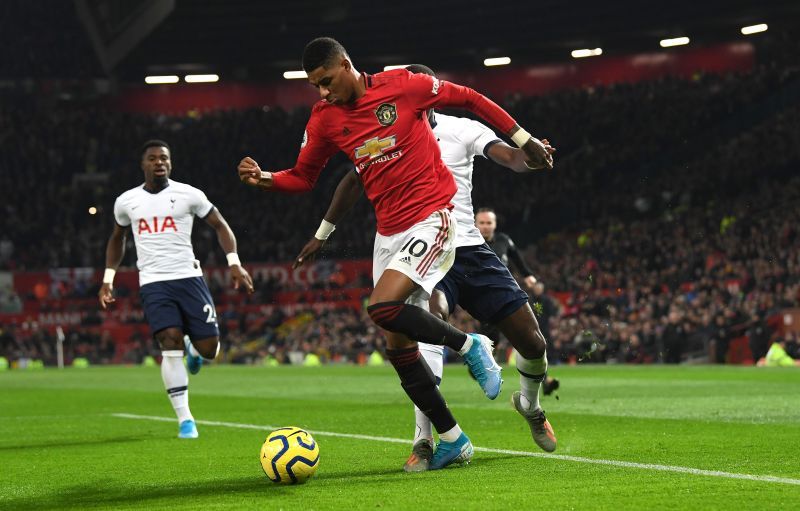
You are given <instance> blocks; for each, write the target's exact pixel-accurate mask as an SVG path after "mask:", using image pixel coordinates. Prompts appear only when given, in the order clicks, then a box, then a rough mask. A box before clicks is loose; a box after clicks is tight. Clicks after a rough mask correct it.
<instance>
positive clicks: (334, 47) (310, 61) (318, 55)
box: [303, 37, 348, 73]
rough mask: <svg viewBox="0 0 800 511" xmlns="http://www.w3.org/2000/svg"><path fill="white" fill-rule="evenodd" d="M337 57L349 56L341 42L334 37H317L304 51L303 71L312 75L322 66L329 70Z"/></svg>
mask: <svg viewBox="0 0 800 511" xmlns="http://www.w3.org/2000/svg"><path fill="white" fill-rule="evenodd" d="M337 56H343V57H347V56H348V55H347V50H345V49H344V46H342V45H341V43H339V41H337V40H336V39H333V38H332V37H317V38H316V39H314V40H312V41H311V42H310V43H308V44H307V45H306V47H305V49H304V50H303V69H304V70H305V72H306V73H310V72H311V71H313V70H315V69H317V68H318V67H320V66H322V67H324V68H326V69H327V68H328V67H330V66H331V65H332V64H333V59H334V58H336V57H337Z"/></svg>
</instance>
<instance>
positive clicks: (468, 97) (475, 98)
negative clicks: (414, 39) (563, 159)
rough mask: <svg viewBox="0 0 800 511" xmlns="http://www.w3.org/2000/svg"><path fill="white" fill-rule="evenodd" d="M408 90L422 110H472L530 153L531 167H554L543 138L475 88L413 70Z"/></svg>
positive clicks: (418, 107) (410, 96)
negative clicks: (414, 72)
mask: <svg viewBox="0 0 800 511" xmlns="http://www.w3.org/2000/svg"><path fill="white" fill-rule="evenodd" d="M406 93H407V95H408V97H409V98H411V100H412V101H414V102H415V103H416V105H417V109H418V110H419V111H425V110H427V109H429V108H433V107H437V106H438V107H448V106H449V107H455V108H464V109H466V110H469V111H470V112H472V113H474V114H476V115H478V116H480V117H481V118H482V119H484V120H485V121H487V122H488V123H489V124H490V125H492V126H493V127H494V128H495V129H497V130H499V131H501V132H502V133H504V134H505V135H507V136H508V137H509V138H511V140H513V141H514V143H515V144H516V145H517V146H518V147H519V148H520V149H522V150H523V151H524V152H525V154H526V156H527V157H528V158H527V160H526V162H525V163H526V165H527V166H528V168H530V169H531V170H534V169H543V168H548V169H551V168H553V155H552V152H551V151H549V150H548V149H547V147H545V144H543V143H542V141H541V140H539V139H537V138H534V137H532V136H531V134H530V133H528V132H527V131H525V130H524V129H522V128H521V127H520V126H519V124H517V122H516V121H515V120H514V119H513V118H512V117H511V116H510V115H508V113H507V112H506V111H505V110H503V109H502V108H501V107H500V106H498V105H497V104H496V103H495V102H494V101H492V100H491V99H489V98H487V97H486V96H484V95H482V94H480V93H478V92H476V91H474V90H473V89H470V88H469V87H464V86H461V85H458V84H455V83H452V82H447V81H444V80H439V79H438V78H434V77H432V76H429V75H426V74H410V75H409V80H408V85H407V87H406Z"/></svg>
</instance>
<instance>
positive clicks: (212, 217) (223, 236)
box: [205, 208, 253, 293]
mask: <svg viewBox="0 0 800 511" xmlns="http://www.w3.org/2000/svg"><path fill="white" fill-rule="evenodd" d="M205 221H206V222H207V223H208V225H210V226H211V227H212V228H213V229H214V231H216V233H217V240H218V241H219V245H220V246H221V247H222V250H224V251H225V257H226V259H227V260H228V266H230V269H231V277H232V278H233V288H234V289H239V286H244V288H245V289H246V290H247V292H248V293H252V292H253V279H252V278H251V277H250V274H249V273H247V270H245V269H244V267H243V266H242V262H241V261H240V260H239V255H238V253H237V252H236V236H234V234H233V231H232V230H231V227H230V226H229V225H228V222H226V221H225V218H223V217H222V215H221V214H220V212H219V211H218V210H217V209H216V208H214V209H213V210H212V211H211V213H209V214H208V216H206V218H205Z"/></svg>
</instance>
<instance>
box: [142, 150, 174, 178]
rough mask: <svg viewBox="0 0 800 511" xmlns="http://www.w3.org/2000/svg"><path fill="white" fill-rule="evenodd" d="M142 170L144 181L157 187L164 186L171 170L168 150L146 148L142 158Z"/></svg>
mask: <svg viewBox="0 0 800 511" xmlns="http://www.w3.org/2000/svg"><path fill="white" fill-rule="evenodd" d="M142 170H144V176H145V180H146V181H149V182H151V183H154V184H158V185H164V184H166V183H167V179H169V174H170V171H171V170H172V160H171V159H170V155H169V149H167V148H166V147H150V148H148V149H147V151H146V152H145V153H144V156H143V157H142Z"/></svg>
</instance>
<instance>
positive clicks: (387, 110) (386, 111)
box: [375, 103, 397, 126]
mask: <svg viewBox="0 0 800 511" xmlns="http://www.w3.org/2000/svg"><path fill="white" fill-rule="evenodd" d="M375 117H377V118H378V122H379V123H381V126H391V125H392V124H394V122H395V121H396V120H397V107H396V106H394V103H382V104H381V106H379V107H378V109H377V110H375Z"/></svg>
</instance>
